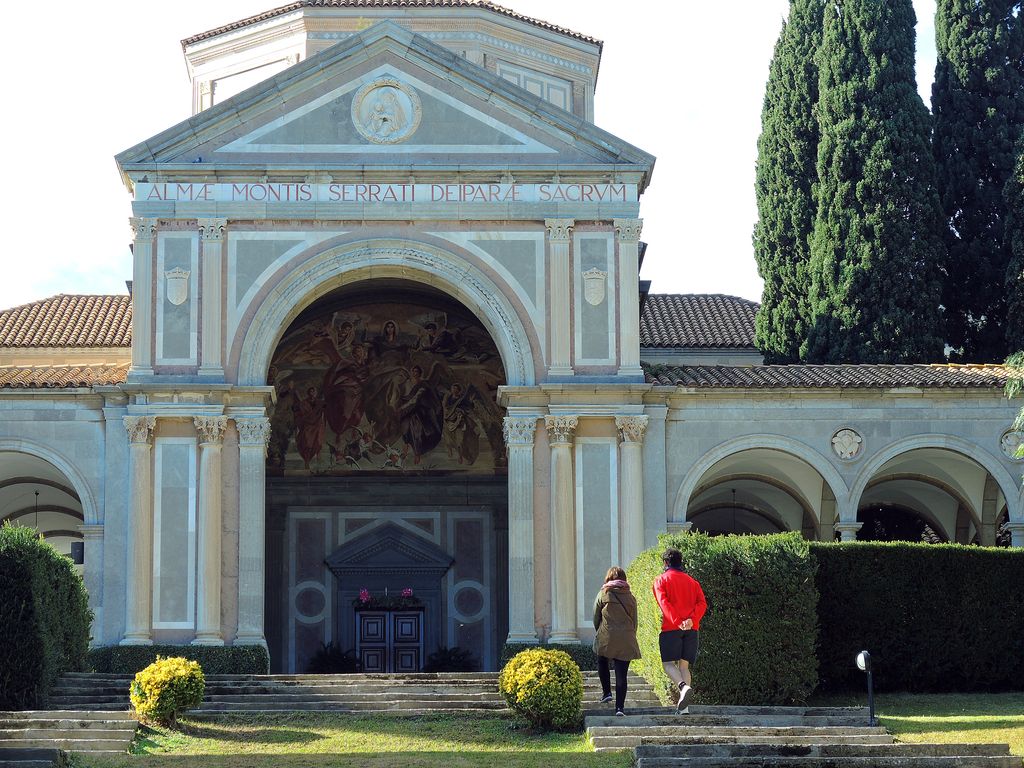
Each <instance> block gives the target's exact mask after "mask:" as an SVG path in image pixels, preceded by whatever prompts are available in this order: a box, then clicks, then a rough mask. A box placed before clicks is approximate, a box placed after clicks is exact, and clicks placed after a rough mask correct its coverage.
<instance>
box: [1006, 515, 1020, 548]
mask: <svg viewBox="0 0 1024 768" xmlns="http://www.w3.org/2000/svg"><path fill="white" fill-rule="evenodd" d="M1006 529H1007V530H1008V531H1009V532H1010V546H1011V547H1024V522H1022V521H1020V520H1012V521H1010V522H1009V523H1007V524H1006Z"/></svg>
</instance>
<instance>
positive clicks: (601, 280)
mask: <svg viewBox="0 0 1024 768" xmlns="http://www.w3.org/2000/svg"><path fill="white" fill-rule="evenodd" d="M607 278H608V273H607V272H602V271H601V270H600V269H598V268H597V267H594V268H593V269H588V270H587V271H586V272H584V273H583V298H584V299H586V300H587V304H590V305H592V306H595V307H596V306H597V305H599V304H600V303H601V302H602V301H604V294H605V283H606V282H607Z"/></svg>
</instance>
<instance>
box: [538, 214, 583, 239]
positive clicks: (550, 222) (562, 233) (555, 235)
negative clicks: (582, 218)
mask: <svg viewBox="0 0 1024 768" xmlns="http://www.w3.org/2000/svg"><path fill="white" fill-rule="evenodd" d="M575 225H576V219H544V226H545V227H547V230H548V238H549V239H550V240H553V241H555V242H563V243H567V242H569V236H570V235H572V228H573V227H574V226H575Z"/></svg>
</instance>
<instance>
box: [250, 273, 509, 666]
mask: <svg viewBox="0 0 1024 768" xmlns="http://www.w3.org/2000/svg"><path fill="white" fill-rule="evenodd" d="M268 383H269V384H271V385H272V386H274V388H275V391H276V394H277V397H276V405H275V406H274V408H273V411H272V414H271V435H270V444H269V448H268V456H267V583H266V600H267V620H266V632H267V642H268V645H270V650H271V659H273V660H274V664H275V667H276V669H275V671H288V672H303V671H305V668H306V666H307V664H308V662H309V659H310V658H311V657H312V655H313V654H314V653H315V652H316V651H317V650H318V649H319V648H320V647H321V645H322V644H325V643H329V642H333V643H335V644H336V645H337V646H338V647H340V648H341V649H342V650H353V651H355V650H357V647H358V646H359V644H360V637H359V635H358V631H357V618H358V616H357V614H359V611H361V610H363V609H364V608H367V606H366V605H363V604H361V603H360V601H359V599H358V596H359V594H360V593H361V592H362V591H363V590H364V589H365V590H366V593H367V594H369V597H370V602H371V606H370V607H372V606H378V607H385V606H390V605H392V604H393V603H394V602H395V599H396V598H397V597H400V596H401V595H402V592H403V591H405V590H409V589H411V590H412V592H413V595H412V601H411V602H412V603H413V604H414V606H415V607H416V608H417V610H420V611H421V612H422V614H423V616H422V622H423V633H422V636H423V643H424V655H427V654H429V653H431V652H433V651H435V650H437V648H438V647H439V646H445V647H449V648H451V647H454V646H458V647H459V648H461V649H464V650H469V651H470V652H471V653H473V655H474V657H475V658H476V659H477V660H478V663H479V665H480V666H481V667H483V668H489V667H491V666H493V665H494V664H496V659H497V653H498V650H499V646H498V638H504V636H505V634H506V633H507V622H508V619H507V616H508V611H507V600H508V596H507V591H506V590H505V589H504V588H503V586H504V584H505V583H506V582H507V572H508V571H507V568H508V566H507V560H508V558H507V505H508V501H507V498H508V489H507V473H506V468H505V448H504V440H503V437H502V433H501V419H502V416H503V413H502V411H501V409H500V408H499V407H498V406H497V403H496V399H495V395H496V392H497V388H498V387H499V386H500V385H502V384H504V383H505V371H504V367H503V364H502V359H501V357H500V355H499V353H498V350H497V348H496V345H495V343H494V341H493V340H492V338H491V336H490V334H488V332H487V331H486V329H485V328H484V327H483V325H482V323H481V322H480V320H479V319H477V318H476V317H475V316H474V315H473V313H472V312H470V311H469V310H468V309H467V308H466V307H465V306H464V305H462V304H461V303H459V302H458V301H457V300H455V299H453V298H452V297H450V296H448V295H446V294H445V293H443V292H441V291H439V290H437V289H434V288H431V287H428V286H425V285H420V284H417V283H412V282H409V281H404V280H398V279H392V278H387V279H374V280H366V281H362V282H358V283H354V284H349V285H346V286H344V287H342V288H339V289H337V290H334V291H332V292H330V293H328V294H326V295H324V296H322V297H321V298H319V299H318V300H317V301H315V302H314V303H313V304H311V305H310V306H308V307H307V308H306V309H304V310H303V311H302V312H301V313H300V314H299V315H298V317H296V319H295V320H294V321H293V322H292V323H291V324H290V326H289V327H288V329H287V330H286V331H285V332H284V334H283V335H282V336H281V339H280V341H279V343H278V346H277V349H276V351H275V353H274V355H273V359H272V363H271V366H270V371H269V377H268ZM385 531H386V532H388V535H383V532H385ZM399 533H400V534H401V535H399ZM414 542H420V543H421V544H422V546H417V545H415V543H414ZM425 552H431V553H437V552H443V553H447V555H448V556H449V557H450V561H451V566H450V567H447V568H446V569H445V570H444V572H443V573H440V572H438V573H436V580H437V581H438V586H437V589H436V594H435V590H434V588H431V595H430V599H426V598H427V596H426V595H424V596H423V599H422V600H421V599H420V595H417V594H416V589H413V582H414V581H415V582H416V583H417V584H422V583H423V581H422V578H421V577H422V573H423V572H426V571H429V572H430V573H431V574H434V573H435V572H436V571H437V563H438V562H443V561H444V558H443V557H440V556H439V555H438V556H432V557H427V555H425V554H424V553H425ZM360 557H362V558H365V568H364V569H362V570H361V569H360V568H359V564H358V562H356V560H358V558H360ZM424 557H427V559H428V560H430V562H429V563H427V562H426V561H425V560H423V558H424ZM341 563H343V564H344V567H341V566H340V565H339V564H341ZM382 564H384V565H386V566H387V567H386V568H385V567H383V565H382ZM389 573H390V574H391V575H390V576H389ZM431 578H434V577H433V576H432V577H431ZM378 650H379V649H378ZM389 668H390V667H389Z"/></svg>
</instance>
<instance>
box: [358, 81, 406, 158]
mask: <svg viewBox="0 0 1024 768" xmlns="http://www.w3.org/2000/svg"><path fill="white" fill-rule="evenodd" d="M422 116H423V109H422V107H421V106H420V97H419V96H417V95H416V91H414V90H413V89H412V88H410V87H409V86H408V85H406V84H405V83H403V82H402V81H400V80H395V79H394V78H392V77H387V78H381V79H379V80H374V81H373V82H372V83H367V84H366V85H364V86H363V87H362V88H360V89H359V90H358V91H356V95H355V97H354V98H353V99H352V123H353V125H355V127H356V130H357V131H359V133H360V135H361V136H362V137H363V138H364V139H366V140H367V141H372V142H373V143H374V144H398V143H400V142H403V141H405V140H406V139H408V138H409V137H410V136H412V135H413V134H414V133H415V132H416V129H417V128H419V125H420V118H421V117H422Z"/></svg>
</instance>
